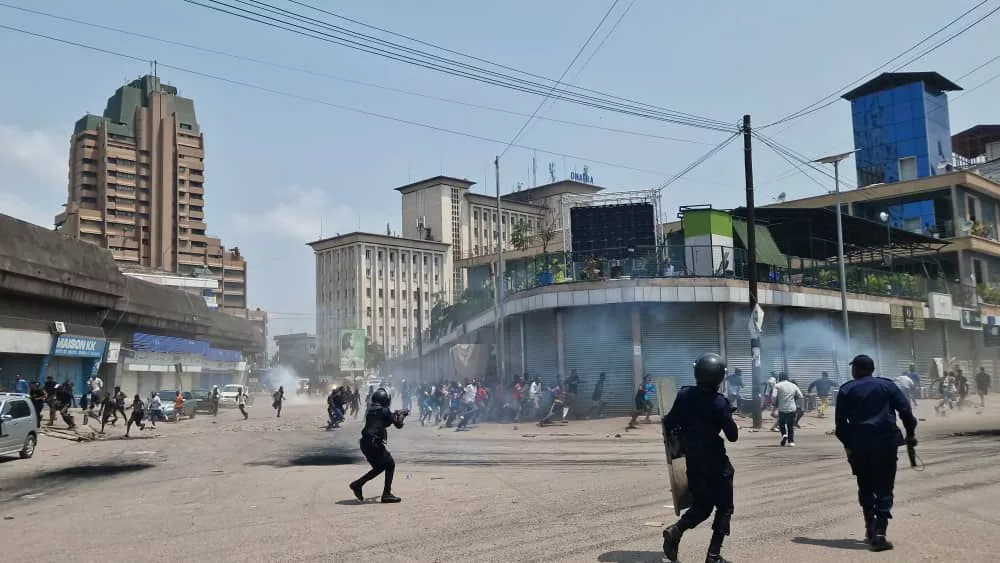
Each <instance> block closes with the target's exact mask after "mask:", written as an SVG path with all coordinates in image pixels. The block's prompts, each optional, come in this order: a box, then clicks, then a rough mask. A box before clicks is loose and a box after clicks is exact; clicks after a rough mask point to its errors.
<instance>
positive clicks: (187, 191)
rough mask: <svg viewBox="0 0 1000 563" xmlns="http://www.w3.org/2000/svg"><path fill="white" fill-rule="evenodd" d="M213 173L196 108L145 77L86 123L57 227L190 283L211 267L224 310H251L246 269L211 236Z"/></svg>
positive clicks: (235, 252)
mask: <svg viewBox="0 0 1000 563" xmlns="http://www.w3.org/2000/svg"><path fill="white" fill-rule="evenodd" d="M204 174H205V138H204V135H203V134H202V132H201V128H200V127H199V125H198V120H197V118H196V116H195V111H194V102H193V100H191V99H189V98H184V97H182V96H179V95H178V94H177V88H175V87H174V86H170V85H167V84H161V83H160V80H159V79H158V78H157V77H155V76H148V75H147V76H143V77H141V78H138V79H136V80H134V81H132V82H130V83H129V84H127V85H125V86H122V87H120V88H118V90H116V91H115V93H114V95H113V96H111V98H109V99H108V104H107V107H106V108H105V109H104V114H103V115H102V116H97V115H90V114H88V115H85V116H84V117H82V118H81V119H80V120H79V121H77V122H76V125H75V127H74V130H73V137H72V139H71V141H70V158H69V189H68V194H67V202H66V209H65V210H64V211H63V212H62V213H60V214H59V215H57V216H56V217H55V224H56V228H57V229H58V230H60V231H62V232H64V233H66V234H67V235H70V236H72V237H74V238H77V239H80V240H84V241H87V242H91V243H94V244H96V245H98V246H101V247H102V248H107V249H109V250H111V253H112V255H113V256H114V258H115V261H116V262H118V263H119V264H122V265H125V266H133V267H135V266H138V267H143V268H146V269H149V270H156V271H163V272H168V273H173V274H181V275H190V274H192V273H193V272H195V271H196V270H198V269H206V268H207V269H208V270H209V271H210V272H211V274H210V277H212V278H214V279H215V280H217V281H218V282H219V289H220V291H219V292H218V296H217V297H218V306H219V308H220V309H221V310H223V311H227V312H232V311H240V310H245V309H246V307H247V299H246V261H245V260H244V258H243V256H242V255H241V254H240V251H239V249H238V248H232V249H230V250H226V249H225V247H224V246H223V245H222V241H221V240H219V239H218V238H215V237H210V236H208V235H207V229H208V225H207V224H206V223H205V199H204V196H205V185H204V182H205V176H204Z"/></svg>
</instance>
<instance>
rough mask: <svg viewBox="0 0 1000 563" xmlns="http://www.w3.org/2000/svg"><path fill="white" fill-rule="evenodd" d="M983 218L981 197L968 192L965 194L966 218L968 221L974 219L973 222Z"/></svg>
mask: <svg viewBox="0 0 1000 563" xmlns="http://www.w3.org/2000/svg"><path fill="white" fill-rule="evenodd" d="M982 218H983V217H982V207H981V206H980V203H979V198H978V197H976V196H974V195H972V194H966V195H965V219H966V220H967V221H972V222H973V223H975V222H976V221H979V220H981V219H982Z"/></svg>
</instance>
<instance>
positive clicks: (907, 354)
mask: <svg viewBox="0 0 1000 563" xmlns="http://www.w3.org/2000/svg"><path fill="white" fill-rule="evenodd" d="M877 322H878V340H879V346H878V351H877V352H878V355H875V356H872V357H873V358H875V373H877V374H879V375H881V376H883V377H896V376H897V375H901V374H902V373H904V372H905V371H907V369H908V368H909V367H910V364H911V363H913V358H912V354H911V350H910V331H908V330H905V329H898V328H892V327H891V326H890V324H889V317H885V316H880V317H878V320H877ZM858 353H861V352H858ZM928 367H929V366H926V365H925V366H919V365H918V366H917V372H918V373H920V375H921V376H926V375H927V368H928Z"/></svg>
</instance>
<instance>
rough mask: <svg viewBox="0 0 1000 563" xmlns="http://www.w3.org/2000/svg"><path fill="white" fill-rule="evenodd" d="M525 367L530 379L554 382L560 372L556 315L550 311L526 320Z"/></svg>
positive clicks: (538, 313) (533, 315) (532, 315)
mask: <svg viewBox="0 0 1000 563" xmlns="http://www.w3.org/2000/svg"><path fill="white" fill-rule="evenodd" d="M524 366H525V371H526V372H527V373H526V375H527V377H529V378H535V377H537V378H539V380H540V381H544V382H553V381H555V378H556V372H557V371H558V370H559V350H558V341H557V340H556V313H555V311H553V310H551V309H549V310H544V311H538V312H535V313H529V314H528V315H526V316H525V319H524Z"/></svg>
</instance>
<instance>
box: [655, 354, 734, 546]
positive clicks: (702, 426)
mask: <svg viewBox="0 0 1000 563" xmlns="http://www.w3.org/2000/svg"><path fill="white" fill-rule="evenodd" d="M725 377H726V362H725V360H723V359H722V357H721V356H719V355H718V354H705V355H703V356H702V357H700V358H698V361H697V362H695V364H694V378H695V381H696V382H697V385H695V386H693V387H691V386H687V387H682V388H681V390H680V391H678V392H677V397H676V398H675V399H674V404H673V406H672V407H671V408H670V412H669V413H667V416H665V417H663V436H664V439H665V440H666V443H667V455H668V457H667V459H668V461H669V462H672V463H676V462H674V461H673V460H679V458H680V457H681V456H684V457H685V458H686V461H687V491H686V492H687V493H688V495H689V496H688V495H684V494H683V492H682V491H681V490H679V489H680V488H682V487H683V485H682V484H680V483H678V482H676V481H675V477H674V475H673V473H671V489H672V492H673V493H674V505H675V510H676V511H677V512H678V514H679V513H680V510H681V509H683V508H688V507H690V508H688V510H687V511H686V512H685V513H684V514H683V515H682V516H681V517H680V520H678V521H677V523H676V524H673V525H672V526H669V527H668V528H667V529H665V530H664V531H663V553H664V555H666V557H667V559H669V560H670V561H677V552H678V549H679V548H680V543H681V536H682V535H683V534H684V532H686V531H687V530H690V529H692V528H694V527H695V526H697V525H698V524H701V523H702V522H704V521H705V520H707V519H708V517H709V516H710V515H711V514H712V510H713V509H714V510H715V520H714V521H713V522H712V540H711V543H710V544H709V546H708V555H707V556H706V557H705V561H706V563H729V562H728V561H727V560H726V559H723V558H722V555H721V551H722V542H723V540H724V539H725V537H726V536H728V535H729V523H730V520H731V518H732V515H733V476H734V473H735V472H734V470H733V465H732V464H731V463H730V462H729V457H728V456H727V455H726V446H725V442H723V441H722V438H721V437H720V436H719V433H720V432H722V433H724V434H725V436H726V439H727V440H729V441H730V442H735V441H736V440H737V438H738V437H739V431H738V429H737V427H736V422H734V421H733V410H734V409H733V406H732V404H731V403H730V402H729V400H728V399H726V397H724V396H723V395H721V394H720V393H719V392H718V389H719V385H721V384H722V382H723V380H724V379H725ZM679 493H680V494H679Z"/></svg>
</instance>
